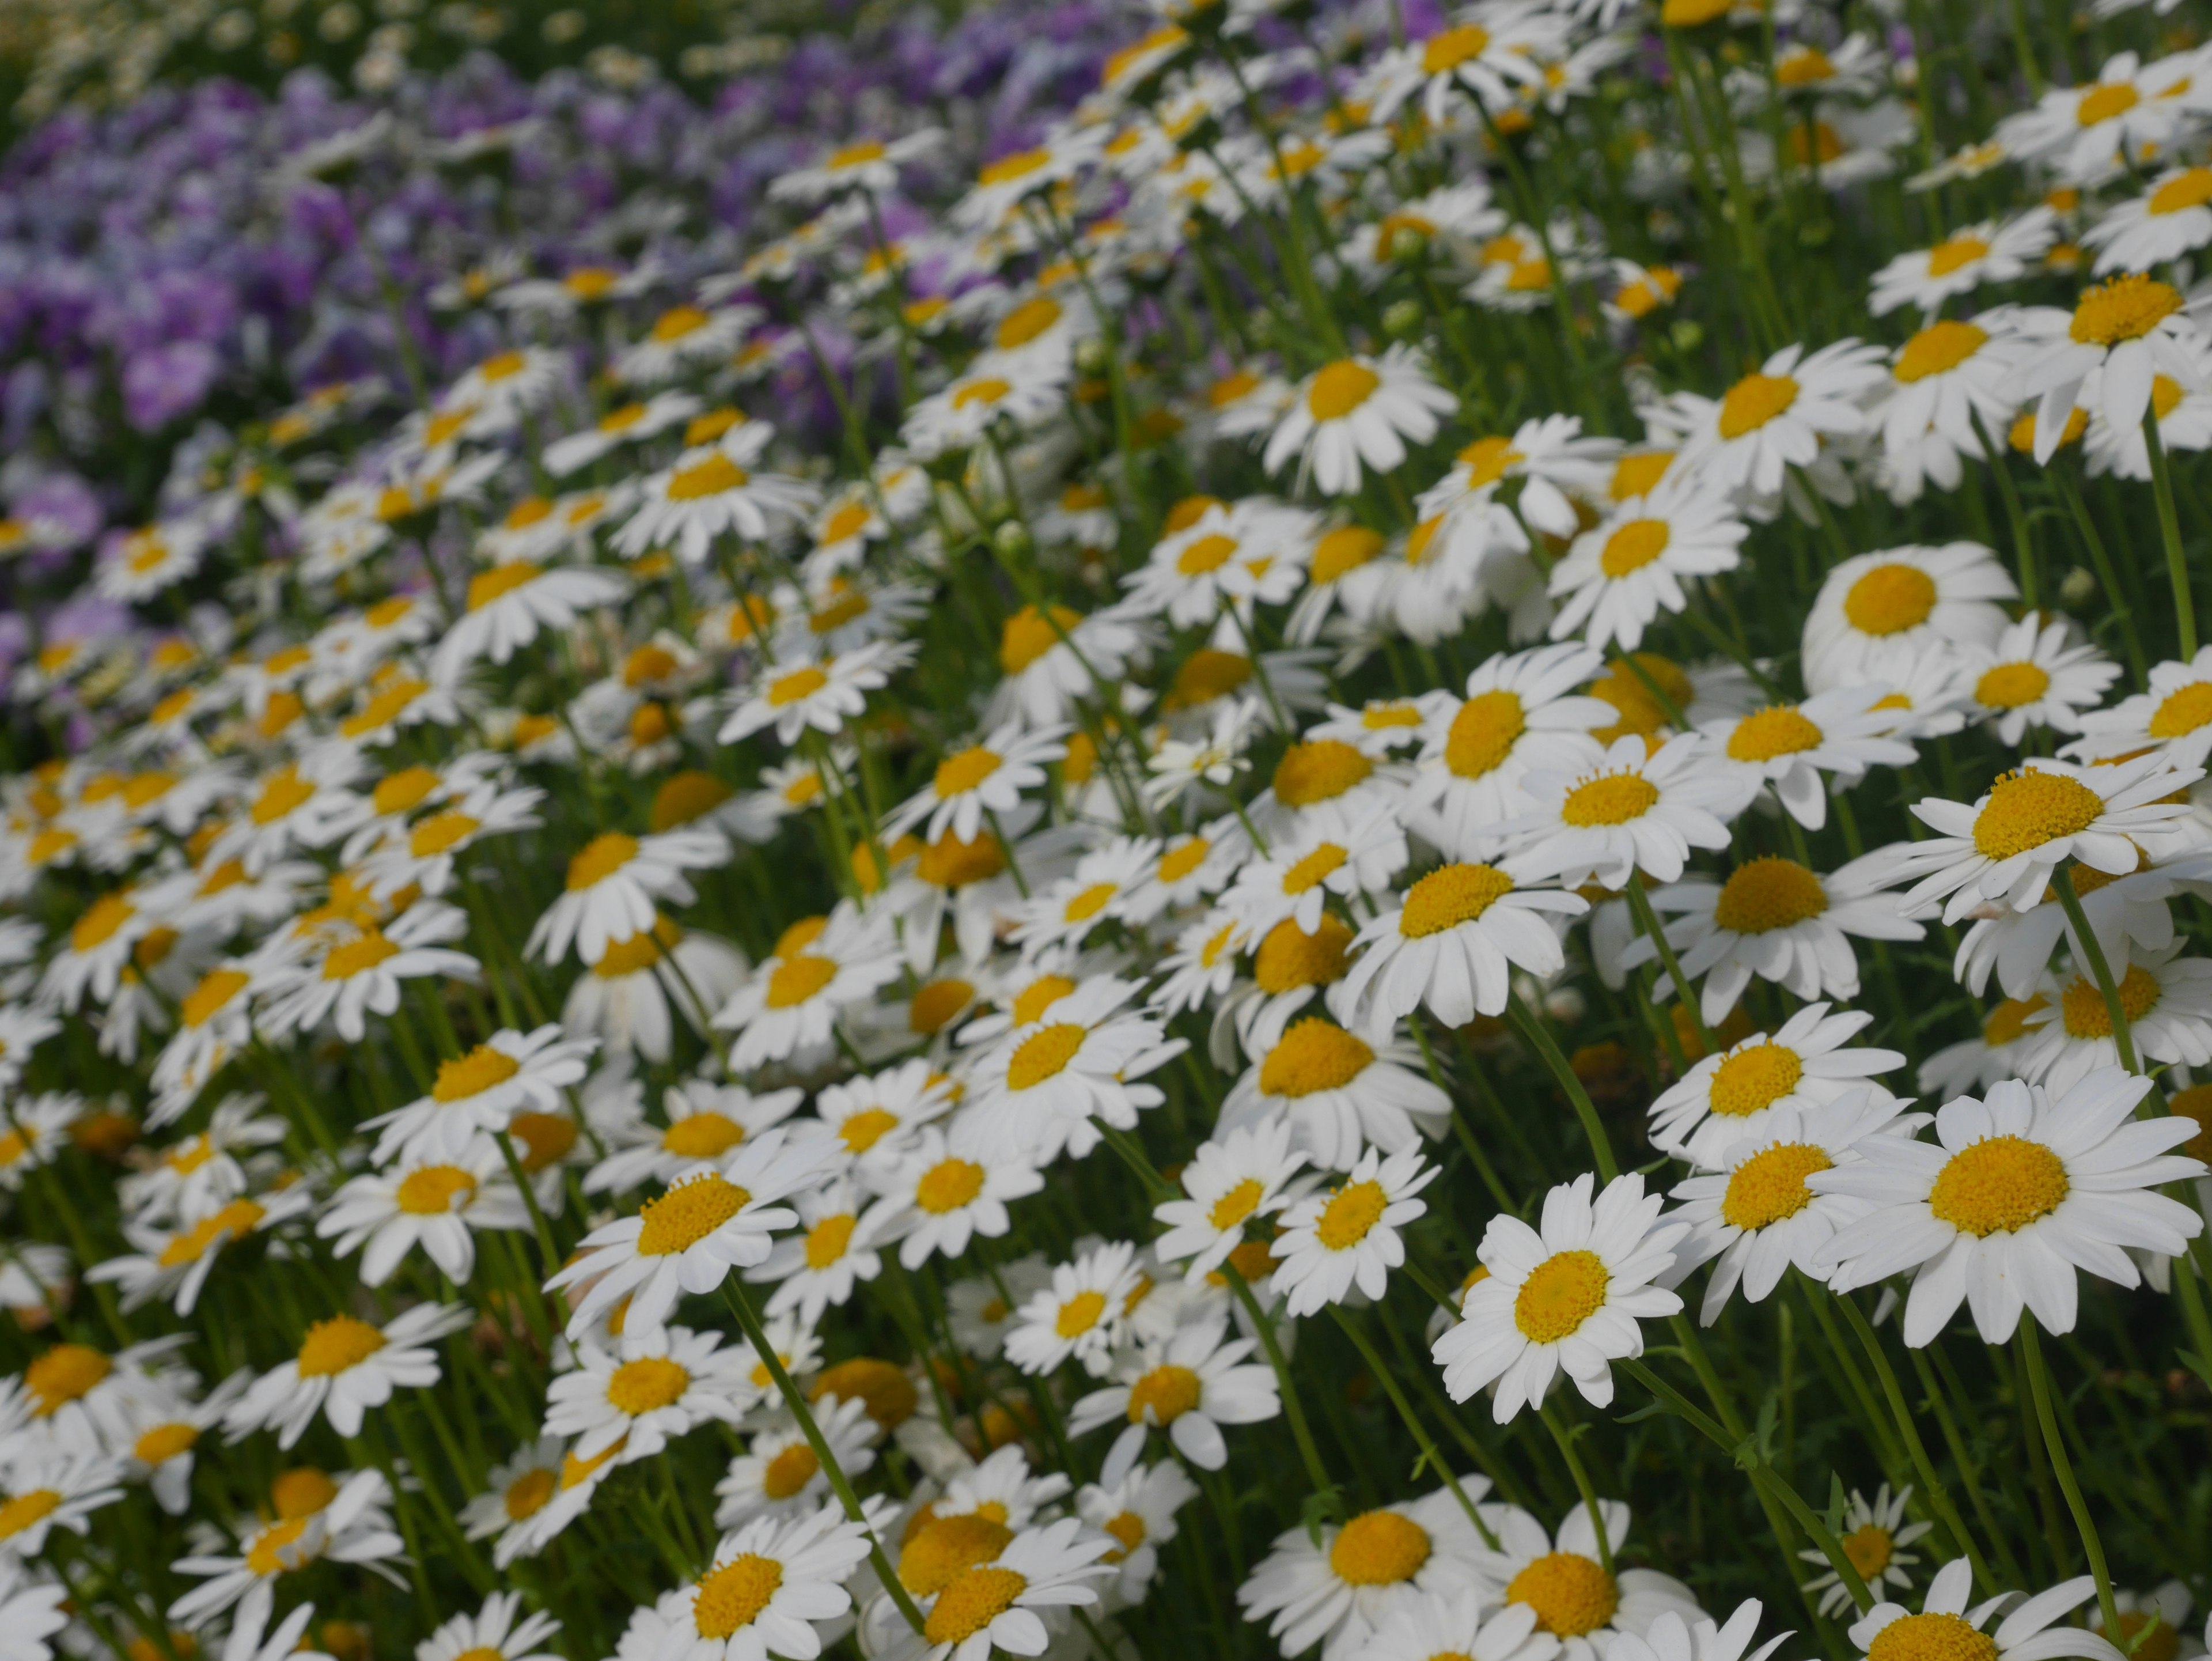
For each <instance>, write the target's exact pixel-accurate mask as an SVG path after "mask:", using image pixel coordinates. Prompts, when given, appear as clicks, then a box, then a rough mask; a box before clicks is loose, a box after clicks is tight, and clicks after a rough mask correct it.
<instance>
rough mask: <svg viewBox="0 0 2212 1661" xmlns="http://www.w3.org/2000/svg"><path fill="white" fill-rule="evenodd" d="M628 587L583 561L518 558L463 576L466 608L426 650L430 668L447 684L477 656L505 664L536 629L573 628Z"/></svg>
mask: <svg viewBox="0 0 2212 1661" xmlns="http://www.w3.org/2000/svg"><path fill="white" fill-rule="evenodd" d="M627 593H629V580H628V579H627V578H625V577H623V576H622V575H619V574H617V573H616V572H613V571H602V570H597V569H592V568H591V567H589V566H578V565H540V564H538V563H536V562H534V561H532V560H526V559H518V560H511V561H509V562H508V563H506V564H504V565H495V566H493V567H492V568H491V569H489V570H484V571H479V572H477V574H476V575H474V576H472V577H471V578H470V579H469V591H468V599H467V605H466V610H465V611H463V613H462V614H461V616H460V617H459V618H456V619H455V620H454V622H453V626H452V627H451V628H450V629H448V630H446V634H445V637H444V638H443V639H442V640H441V641H440V642H438V647H437V650H436V651H435V652H434V653H433V654H431V658H430V668H431V672H432V673H433V675H434V676H435V678H437V680H438V681H439V682H440V683H441V684H445V685H451V684H453V682H454V681H456V680H457V679H458V678H459V676H460V674H461V672H462V671H464V670H465V669H466V668H468V667H469V666H470V665H471V664H473V663H474V662H476V660H477V659H479V658H489V659H490V660H491V661H492V662H493V663H495V664H502V663H505V662H506V661H507V660H508V659H509V658H511V657H513V655H514V654H516V653H517V652H519V651H520V650H521V649H522V648H524V647H526V646H527V645H529V644H530V642H532V641H534V640H536V639H537V638H538V631H539V630H551V631H554V632H556V633H558V632H561V631H563V630H569V629H573V628H574V627H575V626H576V624H577V621H578V619H579V618H581V617H582V616H583V615H584V613H586V611H597V610H598V609H599V607H601V606H605V605H614V604H616V603H617V602H618V601H619V600H621V599H622V598H623V596H624V595H625V594H627Z"/></svg>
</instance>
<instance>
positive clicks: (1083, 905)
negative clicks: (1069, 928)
mask: <svg viewBox="0 0 2212 1661" xmlns="http://www.w3.org/2000/svg"><path fill="white" fill-rule="evenodd" d="M1120 892H1121V885H1120V884H1118V883H1110V882H1094V883H1092V884H1091V885H1090V886H1089V887H1088V888H1085V889H1082V890H1080V891H1078V892H1077V894H1076V895H1075V897H1073V898H1072V899H1071V900H1069V901H1068V902H1067V904H1066V905H1065V906H1063V907H1061V908H1060V917H1061V920H1062V921H1063V922H1090V921H1091V918H1093V917H1095V916H1097V915H1098V914H1099V913H1100V912H1101V911H1103V910H1105V909H1106V907H1107V905H1108V904H1109V903H1110V902H1111V901H1112V900H1113V898H1114V897H1115V895H1116V894H1118V893H1120Z"/></svg>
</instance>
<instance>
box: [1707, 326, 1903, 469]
mask: <svg viewBox="0 0 2212 1661" xmlns="http://www.w3.org/2000/svg"><path fill="white" fill-rule="evenodd" d="M1882 356H1883V354H1882V349H1881V347H1879V346H1870V345H1867V344H1864V343H1863V342H1861V341H1857V340H1850V339H1845V340H1839V341H1837V342H1836V343H1834V344H1832V345H1828V346H1823V347H1822V348H1820V350H1818V351H1815V352H1812V353H1809V354H1808V352H1807V351H1806V350H1805V349H1804V348H1803V347H1802V346H1785V347H1784V348H1783V349H1782V350H1780V351H1778V352H1776V353H1775V354H1774V355H1773V356H1771V357H1770V358H1768V359H1767V360H1766V361H1765V362H1764V363H1762V364H1761V365H1760V366H1759V368H1757V369H1755V370H1753V372H1752V373H1751V374H1747V375H1746V376H1744V377H1743V379H1741V380H1739V381H1737V382H1736V383H1735V385H1734V386H1730V387H1729V390H1728V392H1727V394H1726V395H1725V396H1724V397H1723V398H1722V399H1721V400H1720V401H1719V402H1718V403H1717V404H1715V405H1712V406H1711V410H1710V412H1709V413H1707V414H1706V415H1705V417H1703V420H1702V421H1701V423H1700V424H1699V427H1698V429H1696V431H1694V432H1693V433H1692V435H1691V436H1690V441H1689V443H1688V445H1687V446H1686V447H1685V450H1684V453H1683V458H1682V459H1683V460H1684V462H1685V463H1686V464H1687V465H1691V466H1692V467H1694V468H1695V469H1697V470H1698V471H1699V472H1702V473H1704V474H1705V476H1706V477H1707V478H1711V480H1712V481H1713V482H1714V483H1716V484H1719V485H1721V486H1722V487H1723V488H1724V489H1726V490H1731V491H1735V492H1736V493H1738V494H1739V496H1750V497H1771V496H1775V495H1776V494H1778V492H1779V491H1780V490H1781V489H1782V486H1783V484H1784V479H1785V478H1786V477H1787V473H1788V470H1789V469H1790V468H1791V467H1798V468H1803V467H1808V466H1810V465H1812V464H1813V463H1814V461H1815V460H1817V459H1819V458H1820V450H1821V446H1822V444H1823V443H1824V442H1828V441H1834V440H1836V439H1839V438H1848V437H1851V436H1853V435H1857V434H1858V433H1860V432H1863V431H1864V430H1865V429H1866V415H1865V412H1864V411H1863V409H1862V408H1861V399H1863V397H1864V395H1865V394H1866V393H1867V392H1869V391H1870V390H1871V389H1872V388H1873V387H1875V386H1877V385H1879V384H1880V382H1881V380H1882V379H1883V378H1884V376H1885V374H1886V373H1887V371H1886V370H1885V369H1884V368H1883V366H1882Z"/></svg>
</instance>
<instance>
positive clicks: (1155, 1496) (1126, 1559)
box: [1075, 1459, 1199, 1609]
mask: <svg viewBox="0 0 2212 1661" xmlns="http://www.w3.org/2000/svg"><path fill="white" fill-rule="evenodd" d="M1198 1494H1199V1488H1198V1484H1197V1483H1195V1482H1192V1481H1191V1480H1190V1478H1189V1476H1188V1475H1186V1474H1185V1473H1184V1471H1183V1468H1182V1466H1181V1465H1179V1464H1177V1463H1175V1461H1174V1460H1172V1459H1163V1460H1161V1461H1160V1462H1159V1463H1158V1464H1155V1465H1143V1466H1139V1467H1138V1468H1137V1469H1133V1470H1132V1471H1130V1472H1129V1474H1128V1475H1126V1476H1124V1477H1123V1478H1122V1479H1121V1481H1120V1482H1111V1483H1086V1484H1085V1486H1084V1487H1083V1488H1081V1489H1080V1490H1079V1492H1078V1493H1077V1494H1076V1496H1075V1509H1076V1512H1077V1513H1078V1514H1079V1516H1081V1517H1082V1518H1083V1520H1084V1521H1085V1522H1086V1523H1088V1524H1090V1525H1091V1527H1092V1528H1094V1529H1097V1530H1099V1531H1100V1532H1101V1533H1103V1534H1109V1535H1111V1536H1113V1537H1114V1539H1115V1542H1117V1545H1116V1548H1115V1550H1113V1551H1109V1552H1108V1553H1107V1554H1106V1555H1105V1556H1104V1557H1103V1558H1101V1559H1100V1560H1099V1561H1101V1562H1103V1563H1109V1564H1111V1565H1112V1566H1113V1567H1114V1571H1115V1577H1114V1579H1113V1581H1112V1582H1111V1583H1110V1584H1109V1586H1108V1588H1107V1595H1106V1602H1107V1606H1108V1607H1109V1609H1111V1608H1131V1609H1133V1608H1135V1607H1137V1606H1138V1605H1139V1604H1141V1603H1143V1602H1144V1601H1145V1593H1146V1591H1147V1590H1149V1589H1150V1587H1151V1585H1152V1580H1153V1578H1154V1577H1155V1576H1156V1575H1157V1574H1158V1573H1159V1567H1160V1548H1161V1547H1162V1546H1164V1545H1165V1544H1167V1543H1168V1542H1169V1541H1170V1540H1172V1539H1174V1538H1175V1537H1176V1533H1177V1531H1178V1529H1177V1524H1176V1512H1179V1511H1181V1510H1182V1508H1183V1507H1184V1506H1187V1505H1188V1504H1189V1503H1190V1502H1191V1501H1192V1500H1195V1499H1197V1498H1198Z"/></svg>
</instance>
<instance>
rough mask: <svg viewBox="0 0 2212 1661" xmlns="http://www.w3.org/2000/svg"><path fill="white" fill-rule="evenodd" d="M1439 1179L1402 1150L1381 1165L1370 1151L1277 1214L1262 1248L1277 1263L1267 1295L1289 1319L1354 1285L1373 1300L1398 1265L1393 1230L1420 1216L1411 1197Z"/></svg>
mask: <svg viewBox="0 0 2212 1661" xmlns="http://www.w3.org/2000/svg"><path fill="white" fill-rule="evenodd" d="M1442 1174H1443V1171H1442V1167H1440V1166H1437V1165H1425V1164H1424V1163H1423V1160H1422V1156H1421V1150H1420V1149H1419V1147H1409V1148H1407V1149H1406V1150H1405V1151H1404V1152H1403V1153H1393V1154H1391V1155H1390V1156H1389V1158H1388V1159H1385V1158H1384V1157H1383V1151H1382V1150H1381V1149H1380V1148H1376V1147H1370V1148H1369V1149H1368V1150H1367V1151H1366V1152H1365V1153H1362V1154H1361V1155H1360V1156H1359V1159H1358V1163H1356V1164H1355V1165H1352V1169H1351V1170H1350V1171H1348V1172H1346V1176H1345V1179H1344V1181H1343V1182H1342V1183H1340V1184H1339V1185H1337V1186H1336V1187H1334V1188H1332V1189H1328V1190H1326V1191H1325V1192H1322V1193H1316V1194H1312V1195H1310V1196H1307V1197H1306V1198H1305V1199H1303V1200H1300V1201H1299V1202H1297V1204H1295V1205H1293V1206H1291V1208H1290V1209H1289V1210H1287V1211H1285V1213H1284V1214H1283V1230H1282V1232H1281V1233H1280V1234H1279V1235H1278V1236H1277V1237H1276V1238H1275V1241H1274V1244H1273V1245H1271V1246H1270V1247H1269V1248H1268V1250H1270V1251H1271V1252H1273V1254H1274V1256H1275V1258H1276V1260H1277V1262H1278V1263H1279V1267H1278V1268H1277V1269H1276V1270H1275V1278H1274V1287H1273V1289H1274V1290H1275V1291H1276V1292H1278V1293H1282V1294H1283V1296H1284V1299H1285V1309H1286V1311H1288V1312H1289V1313H1290V1314H1291V1315H1292V1316H1299V1315H1311V1314H1314V1313H1315V1312H1316V1311H1319V1310H1321V1309H1322V1308H1324V1307H1326V1306H1327V1305H1330V1304H1340V1303H1342V1302H1343V1301H1344V1300H1345V1299H1346V1297H1347V1296H1348V1295H1349V1294H1350V1293H1351V1292H1352V1288H1353V1287H1358V1289H1359V1292H1360V1293H1361V1294H1362V1295H1363V1296H1364V1297H1367V1298H1371V1299H1372V1298H1380V1297H1382V1296H1383V1292H1384V1290H1385V1289H1386V1287H1388V1285H1389V1274H1390V1271H1391V1270H1392V1269H1396V1268H1398V1267H1399V1266H1400V1265H1401V1264H1402V1263H1403V1262H1405V1261H1406V1246H1405V1242H1404V1241H1402V1240H1401V1239H1400V1238H1399V1237H1398V1231H1399V1230H1400V1229H1401V1228H1403V1227H1404V1226H1406V1225H1407V1224H1408V1223H1411V1222H1413V1220H1415V1219H1417V1218H1419V1217H1421V1216H1424V1215H1425V1214H1427V1211H1428V1204H1427V1202H1425V1201H1423V1200H1420V1199H1418V1198H1416V1197H1415V1196H1418V1195H1419V1193H1420V1191H1421V1190H1422V1189H1425V1188H1426V1187H1427V1186H1428V1185H1429V1184H1430V1183H1432V1182H1434V1181H1435V1180H1436V1179H1437V1177H1439V1176H1440V1175H1442Z"/></svg>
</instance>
